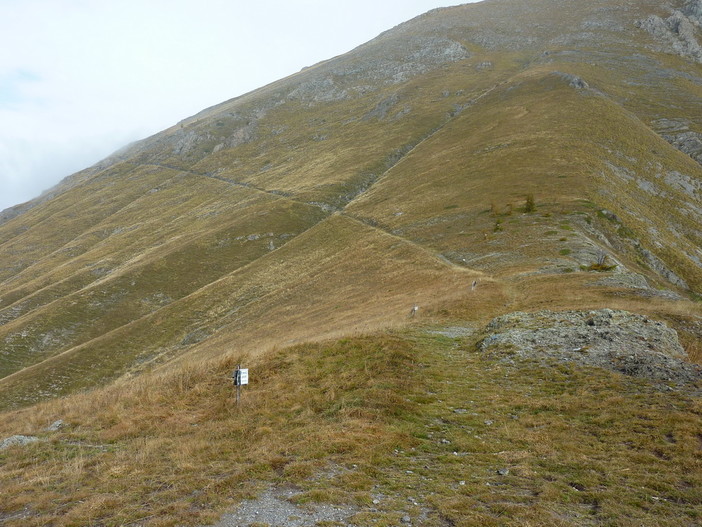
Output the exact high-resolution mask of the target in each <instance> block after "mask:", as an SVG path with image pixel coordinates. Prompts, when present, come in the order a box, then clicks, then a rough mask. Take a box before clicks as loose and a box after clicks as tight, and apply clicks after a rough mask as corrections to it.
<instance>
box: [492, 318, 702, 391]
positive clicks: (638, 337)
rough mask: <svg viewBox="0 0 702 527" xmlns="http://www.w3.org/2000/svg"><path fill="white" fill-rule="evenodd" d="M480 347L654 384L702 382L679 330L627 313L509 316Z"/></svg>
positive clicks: (495, 324) (500, 320) (497, 321)
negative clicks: (639, 379)
mask: <svg viewBox="0 0 702 527" xmlns="http://www.w3.org/2000/svg"><path fill="white" fill-rule="evenodd" d="M485 333H486V335H485V337H484V338H483V339H482V340H481V341H480V342H479V344H478V349H479V350H480V351H483V352H486V353H498V354H503V353H506V354H507V356H508V357H509V356H510V355H516V356H520V357H528V358H536V359H552V360H553V359H555V360H558V361H561V362H570V363H575V364H580V365H588V366H597V367H601V368H605V369H608V370H612V371H617V372H620V373H623V374H626V375H631V376H635V377H641V378H645V379H649V380H652V381H656V382H666V383H671V382H672V383H692V382H700V381H702V368H700V367H699V366H696V365H693V364H690V363H688V362H685V360H684V359H685V358H686V353H685V351H684V350H683V348H682V346H681V345H680V342H679V341H678V335H677V333H676V332H675V330H673V329H671V328H669V327H668V326H666V325H665V324H663V323H662V322H658V321H655V320H652V319H650V318H648V317H645V316H643V315H638V314H634V313H629V312H626V311H615V310H611V309H601V310H597V311H564V312H553V311H539V312H536V313H522V312H517V313H510V314H508V315H504V316H501V317H498V318H496V319H494V320H492V322H490V323H489V324H488V325H487V327H486V329H485Z"/></svg>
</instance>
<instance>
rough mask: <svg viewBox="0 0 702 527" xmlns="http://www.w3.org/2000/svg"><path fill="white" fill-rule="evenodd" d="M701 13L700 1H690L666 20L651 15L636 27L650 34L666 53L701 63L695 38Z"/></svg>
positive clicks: (699, 49)
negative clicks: (663, 47)
mask: <svg viewBox="0 0 702 527" xmlns="http://www.w3.org/2000/svg"><path fill="white" fill-rule="evenodd" d="M701 12H702V4H701V3H700V0H692V1H690V2H687V3H686V4H685V7H684V9H683V10H682V11H673V14H672V15H671V16H669V17H668V18H666V19H663V18H661V17H659V16H658V15H651V16H649V17H648V18H646V19H644V20H639V21H638V22H637V24H636V25H637V26H638V27H640V28H641V29H643V30H645V31H647V32H648V33H650V34H651V35H652V36H653V37H654V38H655V39H656V40H658V41H659V42H661V43H662V44H663V45H664V46H665V47H666V48H668V51H670V52H673V53H675V54H677V55H680V56H681V57H685V58H688V59H691V60H694V61H695V62H699V63H702V47H700V44H699V42H698V41H697V38H696V31H697V28H698V27H699V25H700V22H701V20H700V13H701Z"/></svg>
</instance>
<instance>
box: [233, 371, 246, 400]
mask: <svg viewBox="0 0 702 527" xmlns="http://www.w3.org/2000/svg"><path fill="white" fill-rule="evenodd" d="M232 378H233V379H234V386H236V404H237V405H238V404H239V400H240V399H241V387H242V386H243V385H244V384H249V370H248V369H247V368H244V369H242V367H241V364H239V365H238V366H237V367H236V370H234V373H232Z"/></svg>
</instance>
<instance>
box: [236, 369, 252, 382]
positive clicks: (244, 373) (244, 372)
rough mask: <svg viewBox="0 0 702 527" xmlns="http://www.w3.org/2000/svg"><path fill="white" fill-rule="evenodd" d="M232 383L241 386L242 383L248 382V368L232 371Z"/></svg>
mask: <svg viewBox="0 0 702 527" xmlns="http://www.w3.org/2000/svg"><path fill="white" fill-rule="evenodd" d="M234 384H235V385H236V386H243V385H244V384H249V370H248V369H238V370H236V371H235V372H234Z"/></svg>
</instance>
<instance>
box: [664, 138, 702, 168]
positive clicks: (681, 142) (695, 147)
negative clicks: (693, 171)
mask: <svg viewBox="0 0 702 527" xmlns="http://www.w3.org/2000/svg"><path fill="white" fill-rule="evenodd" d="M663 139H665V140H666V141H668V142H669V143H670V144H671V145H673V146H674V147H675V148H677V149H678V150H680V151H681V152H683V153H685V154H687V155H689V156H690V157H691V158H692V159H694V160H695V161H697V162H698V163H700V164H701V165H702V134H700V133H698V132H682V133H679V134H665V135H663Z"/></svg>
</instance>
